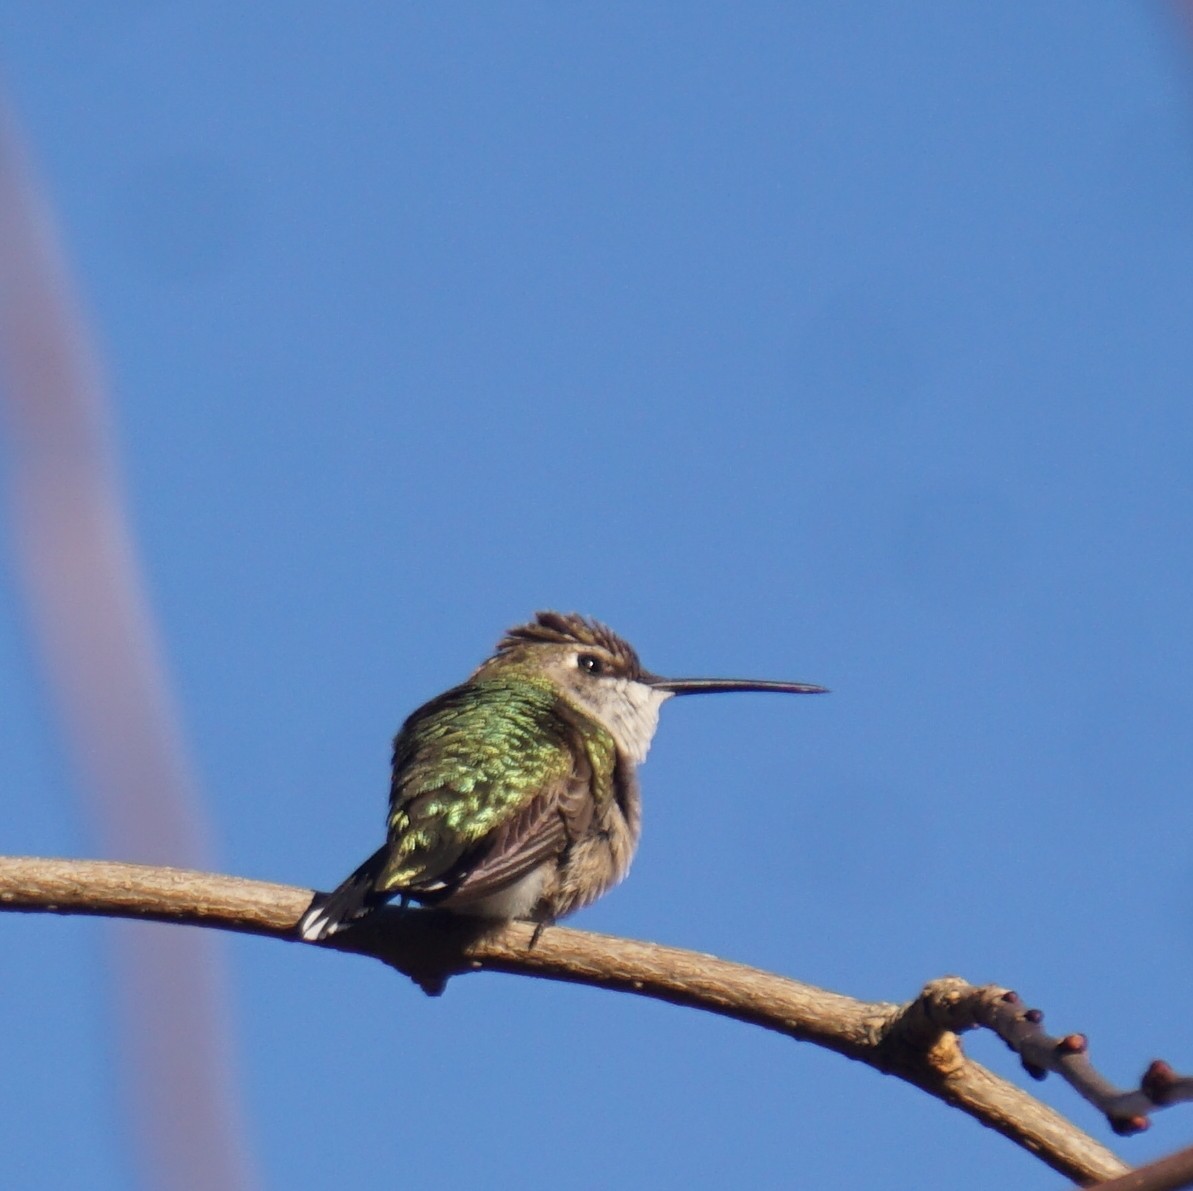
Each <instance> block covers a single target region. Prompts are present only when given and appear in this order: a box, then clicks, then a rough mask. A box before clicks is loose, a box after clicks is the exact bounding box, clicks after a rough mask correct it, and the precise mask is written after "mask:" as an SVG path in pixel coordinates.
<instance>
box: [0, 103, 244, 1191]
mask: <svg viewBox="0 0 1193 1191" xmlns="http://www.w3.org/2000/svg"><path fill="white" fill-rule="evenodd" d="M0 390H2V392H0V407H2V408H3V410H4V417H5V422H6V427H7V431H8V434H7V437H8V439H9V452H8V458H7V461H6V462H7V470H8V477H9V498H10V502H9V507H10V509H11V516H12V524H13V534H12V538H13V541H14V544H15V548H16V551H17V567H16V570H17V573H18V575H19V577H20V580H21V582H23V584H24V587H25V592H26V598H27V601H28V605H29V609H30V616H31V621H32V624H33V627H34V630H35V634H36V640H37V645H38V652H39V656H40V657H41V658H42V659H43V664H44V668H45V671H46V675H47V682H48V686H49V688H50V690H51V693H52V696H53V698H54V700H55V703H56V706H57V709H58V712H59V714H60V715H61V718H62V723H63V727H64V731H65V736H66V739H67V742H68V747H69V751H70V754H71V756H72V759H73V761H74V763H75V766H76V769H77V772H78V774H79V777H80V784H81V786H82V788H83V790H84V791H85V796H86V799H87V802H88V809H89V811H90V814H91V825H92V828H93V830H94V831H95V832H96V834H97V836H98V838H99V842H100V845H101V846H102V848H103V849H104V851H106V852H107V853H108V854H109V855H111V856H113V857H120V858H123V859H129V860H142V861H147V862H153V863H168V864H177V865H191V866H197V867H202V866H204V865H206V864H207V863H208V862H209V856H208V844H207V839H206V829H205V824H204V822H203V818H202V815H201V812H200V808H199V799H198V795H197V790H196V786H195V782H194V780H193V778H192V775H191V772H190V767H189V765H188V764H187V760H186V757H185V752H184V748H183V745H182V739H181V733H180V731H179V727H178V721H177V717H176V715H175V713H174V709H173V706H172V703H171V699H170V695H169V692H168V688H167V682H166V677H165V671H164V667H163V664H162V661H161V654H160V650H159V647H158V641H157V637H156V633H155V629H154V625H153V622H152V618H151V616H150V614H149V610H148V607H147V603H146V599H145V596H144V593H143V590H142V586H141V581H140V574H139V569H138V564H137V558H136V554H135V550H134V548H133V544H132V540H131V535H130V532H129V528H128V525H127V523H126V520H125V517H124V512H123V505H122V494H121V492H120V491H119V485H118V481H117V468H116V462H115V451H114V449H113V445H112V440H111V429H110V426H109V424H108V410H107V408H106V404H105V396H104V389H103V384H102V383H101V378H100V374H99V367H98V362H97V358H96V353H95V352H94V351H93V349H92V346H91V344H90V342H89V341H88V336H87V333H86V328H85V325H84V320H83V318H82V315H81V313H80V310H79V307H78V304H77V302H76V300H75V296H74V294H73V292H72V289H71V285H70V282H69V277H68V274H67V269H66V266H65V262H64V259H63V255H62V253H61V250H60V248H59V245H58V243H57V238H56V235H55V232H54V228H53V223H52V219H51V216H50V211H49V207H48V204H47V203H46V202H45V201H44V200H43V198H42V196H41V193H40V189H39V186H38V183H37V180H36V178H35V175H34V172H33V170H32V167H31V165H30V163H29V160H28V158H27V155H26V153H25V151H24V147H23V145H22V143H21V140H20V137H19V135H18V132H17V129H16V126H15V121H14V119H13V117H12V114H11V111H10V108H9V105H8V103H7V102H6V100H5V99H4V98H3V97H0ZM112 944H113V951H114V962H113V969H114V973H115V980H114V983H115V986H116V993H115V995H116V998H117V1002H118V1005H119V1011H120V1015H121V1023H120V1024H121V1030H120V1035H119V1040H118V1048H119V1057H120V1059H121V1061H122V1063H123V1064H124V1077H125V1080H126V1083H127V1085H128V1088H129V1101H130V1112H131V1114H132V1115H133V1125H132V1129H131V1130H130V1132H131V1133H132V1134H133V1136H134V1137H135V1138H136V1139H137V1141H138V1144H139V1147H140V1150H141V1153H140V1154H139V1158H140V1165H141V1167H142V1169H143V1171H144V1176H145V1180H146V1183H147V1185H148V1186H151V1187H162V1188H180V1189H186V1191H192V1189H193V1191H206V1189H209V1188H220V1189H221V1191H225V1189H231V1191H236V1189H238V1188H244V1189H248V1188H250V1187H252V1186H254V1185H255V1182H256V1180H255V1178H254V1177H253V1175H252V1172H251V1161H250V1158H249V1153H248V1147H247V1144H246V1139H245V1132H246V1131H245V1130H244V1128H243V1113H242V1111H241V1106H240V1104H239V1098H238V1095H237V1092H236V1084H235V1080H234V1078H233V1075H232V1070H233V1066H232V1062H231V1059H232V1054H231V1049H232V1048H231V1044H230V1041H229V1032H228V1029H227V1025H226V1021H225V1017H226V1012H227V1011H226V1000H227V997H226V987H225V986H226V980H225V975H224V969H223V966H222V959H223V957H222V952H221V951H220V950H219V949H218V947H217V945H216V941H215V940H213V939H210V938H207V937H202V936H200V935H199V933H198V932H195V933H190V932H183V931H179V930H177V929H172V928H170V927H162V926H152V925H148V924H147V925H144V926H141V925H136V926H131V927H130V926H128V925H125V926H124V927H122V928H121V929H118V930H116V931H114V932H113V939H112Z"/></svg>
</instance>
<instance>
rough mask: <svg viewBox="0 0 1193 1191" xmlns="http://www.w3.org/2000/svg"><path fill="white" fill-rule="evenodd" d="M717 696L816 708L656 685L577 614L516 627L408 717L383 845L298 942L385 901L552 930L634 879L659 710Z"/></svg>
mask: <svg viewBox="0 0 1193 1191" xmlns="http://www.w3.org/2000/svg"><path fill="white" fill-rule="evenodd" d="M718 691H781V692H786V693H790V694H817V693H821V692H823V691H824V688H823V687H819V686H812V685H809V684H807V683H798V682H766V681H756V680H754V679H743V678H660V677H659V676H658V675H657V674H652V673H650V672H649V671H648V670H644V669H643V668H642V665H641V663H640V662H639V661H638V655H637V654H636V653H635V652H634V650H633V649H632V648H631V647H630V645H629V644H628V643H627V642H626V641H624V640H623V639H622V638H621V637H619V636H617V634H616V633H614V632H612V631H611V630H610V629H608V628H606V627H605V626H604V625H603V624H600V623H598V622H597V621H595V620H589V619H587V618H586V617H583V616H579V615H577V614H575V613H562V612H539V613H538V614H537V615H536V617H535V619H534V620H533V621H532V622H531V623H529V624H524V625H520V626H518V627H517V628H513V629H510V630H509V632H507V633H506V634H505V636H504V637H502V638H501V640H500V641H499V642H498V643H497V649H496V652H495V653H494V654H493V656H492V657H490V658H488V659H487V660H486V661H485V662H483V663H482V664H481V666H480V667H479V668H478V669H477V670H476V671H475V672H474V673H473V674H472V676H471V677H470V678H469V679H468V681H467V682H465V683H463V684H462V685H460V686H457V687H453V688H452V689H451V690H449V691H445V692H444V693H443V694H442V695H440V696H438V698H435V699H432V700H431V701H430V702H429V703H425V704H424V705H423V706H422V707H420V708H419V709H418V710H417V711H415V712H414V713H413V714H412V715H411V716H410V718H409V719H407V720H406V722H405V723H404V724H403V725H402V728H401V731H399V733H398V735H397V738H396V739H395V741H394V755H393V779H392V783H391V786H390V796H389V833H388V838H387V839H386V842H385V843H384V844H383V845H382V846H381V847H380V848H378V849H377V851H376V852H374V853H373V855H372V856H370V857H369V858H368V860H366V861H365V862H364V864H362V865H361V866H360V867H359V868H358V869H357V870H356V871H355V872H354V873H352V875H351V876H349V877H348V878H347V880H345V881H344V883H343V884H342V885H340V887H339V888H338V889H336V890H335V891H334V892H333V893H331V894H329V895H328V896H327V897H316V899H315V901H314V902H313V903H312V905H311V908H310V909H309V910H308V911H307V912H306V914H305V915H304V916H303V919H302V921H301V923H300V924H299V931H300V933H301V935H302V937H303V938H305V939H309V940H312V941H317V940H320V939H326V938H327V937H328V936H329V935H333V934H335V933H336V932H337V931H340V930H343V929H344V928H345V927H347V926H350V925H351V924H352V923H353V922H355V921H357V920H358V919H360V918H362V917H363V916H364V915H366V914H367V913H368V912H369V911H370V910H371V909H373V908H374V907H375V906H378V905H380V904H382V903H384V902H386V901H389V900H390V899H391V898H395V897H396V898H400V899H401V900H402V902H403V904H404V903H406V902H407V901H416V902H419V903H421V904H422V905H426V906H438V907H441V908H443V909H445V910H450V911H453V912H455V913H460V914H470V915H476V916H480V917H487V918H497V919H509V918H526V919H530V920H531V921H534V922H538V923H550V922H554V921H555V920H556V919H559V918H562V917H563V916H564V915H566V914H570V913H571V912H572V911H573V910H578V909H580V908H581V907H583V906H586V905H588V904H590V903H591V902H593V901H595V900H596V899H597V898H598V897H600V896H601V895H602V894H604V893H606V892H607V891H608V890H609V889H611V888H612V887H613V886H614V885H616V884H617V883H618V881H620V880H621V879H622V878H623V877H624V876H625V875H626V872H627V871H628V870H629V867H630V861H631V859H632V858H633V855H634V851H635V849H636V848H637V846H638V832H639V825H640V821H641V813H640V803H639V795H638V779H637V774H636V772H635V771H636V767H637V766H638V765H640V764H641V763H642V761H643V760H644V759H645V757H646V753H647V750H648V749H649V748H650V742H651V740H652V738H653V737H654V734H655V729H656V728H657V726H658V718H659V708H660V707H661V706H662V705H663V703H664V702H666V701H667V700H668V699H670V698H671V697H672V696H675V695H701V694H712V693H715V692H718Z"/></svg>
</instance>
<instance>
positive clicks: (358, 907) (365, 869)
mask: <svg viewBox="0 0 1193 1191" xmlns="http://www.w3.org/2000/svg"><path fill="white" fill-rule="evenodd" d="M388 851H389V848H388V846H382V847H380V848H378V849H377V851H376V852H374V853H373V855H372V856H370V857H369V858H368V860H366V861H365V862H364V864H362V865H361V866H360V868H358V869H357V870H356V872H354V873H353V874H352V876H350V877H349V878H348V879H347V880H346V881H344V882H343V884H342V885H340V887H339V888H338V889H336V890H334V891H333V892H332V893H329V894H328V895H327V896H326V897H322V898H320V897H316V898H315V900H314V901H313V902H312V903H311V908H310V909H309V910H308V911H307V912H306V913H305V914H304V915H303V916H302V920H301V921H300V922H299V924H298V933H299V934H300V935H301V936H302V937H303V938H304V939H306V940H307V941H308V942H310V943H317V942H319V940H320V939H326V938H327V937H328V936H330V935H334V934H335V933H336V931H340V930H343V929H344V928H345V927H346V926H350V925H351V924H352V923H353V922H355V921H356V920H357V919H358V918H362V917H363V916H364V915H365V914H367V913H368V912H369V910H371V909H372V908H373V906H375V905H376V904H377V903H378V902H379V901H384V900H385V898H386V896H387V895H385V894H382V895H381V896H380V897H379V896H378V895H377V892H376V890H375V888H374V885H375V883H376V880H377V878H378V877H379V876H380V875H381V870H382V869H383V868H384V867H385V857H386V853H387V852H388Z"/></svg>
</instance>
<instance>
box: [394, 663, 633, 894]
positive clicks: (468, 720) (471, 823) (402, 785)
mask: <svg viewBox="0 0 1193 1191" xmlns="http://www.w3.org/2000/svg"><path fill="white" fill-rule="evenodd" d="M577 751H580V752H581V753H582V754H584V755H585V756H586V758H587V761H588V764H589V765H591V768H592V771H593V774H592V776H593V778H594V779H595V780H594V783H593V784H594V787H596V788H595V789H594V790H593V791H592V793H593V794H595V795H596V796H597V797H602V796H605V797H609V796H611V795H612V775H613V770H614V767H615V763H616V755H615V753H616V750H615V745H614V743H613V740H612V738H611V737H610V736H609V735H608V733H607V732H605V731H604V729H603V728H601V727H600V725H598V724H596V723H595V722H593V721H591V720H589V719H588V718H587V717H577V715H576V713H575V712H574V711H573V710H572V709H570V708H568V707H566V706H561V703H560V700H559V697H558V695H557V694H556V693H555V691H554V689H553V688H552V686H551V685H550V684H549V683H548V682H547V681H545V680H542V679H539V678H538V677H537V676H523V675H517V676H513V675H511V676H507V677H494V678H492V679H488V680H485V681H481V682H477V683H469V684H466V685H464V686H459V687H454V688H453V689H452V690H450V691H447V692H445V693H444V694H442V695H440V696H439V697H438V698H437V699H434V700H432V701H431V702H430V703H427V704H426V705H425V706H423V707H421V708H419V709H418V711H416V712H415V713H414V714H413V715H412V716H411V717H410V718H409V719H408V720H407V721H406V723H405V724H404V725H403V726H402V730H401V732H399V733H398V737H397V739H396V740H395V742H394V777H393V786H392V789H391V792H390V814H389V838H390V847H391V853H390V857H389V860H388V863H387V864H386V867H385V871H384V873H383V874H382V876H381V878H380V880H379V881H378V883H377V888H378V889H383V890H384V889H390V890H397V889H402V888H412V889H417V888H423V887H431V886H433V885H434V884H435V883H436V882H439V881H451V880H452V879H453V878H454V877H456V876H458V874H459V871H460V870H461V867H463V868H467V867H468V865H469V855H470V853H472V852H473V851H474V850H475V849H476V848H477V845H478V844H480V842H481V841H482V840H484V839H485V838H486V837H488V836H490V835H491V834H492V833H493V832H494V831H495V830H497V829H499V828H500V827H501V826H502V825H503V824H506V823H508V822H509V821H510V820H511V819H512V818H513V817H514V816H515V815H517V814H518V813H519V811H521V810H523V809H524V808H525V807H527V806H528V805H529V803H531V802H532V801H533V800H534V799H535V798H537V797H539V796H540V795H542V794H543V793H544V792H545V791H550V790H552V789H556V788H562V787H563V786H564V785H565V783H566V782H567V779H568V778H569V776H570V775H571V774H572V773H573V771H574V769H575V765H576V754H577Z"/></svg>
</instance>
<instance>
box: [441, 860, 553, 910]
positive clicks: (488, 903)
mask: <svg viewBox="0 0 1193 1191" xmlns="http://www.w3.org/2000/svg"><path fill="white" fill-rule="evenodd" d="M551 864H552V862H551V861H546V862H544V863H543V864H540V865H539V866H538V868H536V869H531V871H530V872H528V873H527V874H526V875H525V876H524V877H519V878H518V880H517V881H515V882H514V883H513V884H512V885H507V886H506V887H505V888H504V889H499V890H498V891H497V892H496V893H490V894H489V896H488V897H482V898H478V899H477V900H476V901H466V902H463V903H460V904H457V905H453V904H452V902H451V900H450V898H449V899H448V900H447V901H446V902H444V903H443V908H444V909H445V910H451V911H452V913H454V914H467V915H468V916H469V917H472V918H528V917H530V912H531V910H533V909H534V907H535V906H536V905H538V902H539V898H540V897H541V896H542V893H543V886H544V885H545V884H546V883H547V876H548V873H549V871H550V869H551Z"/></svg>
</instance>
